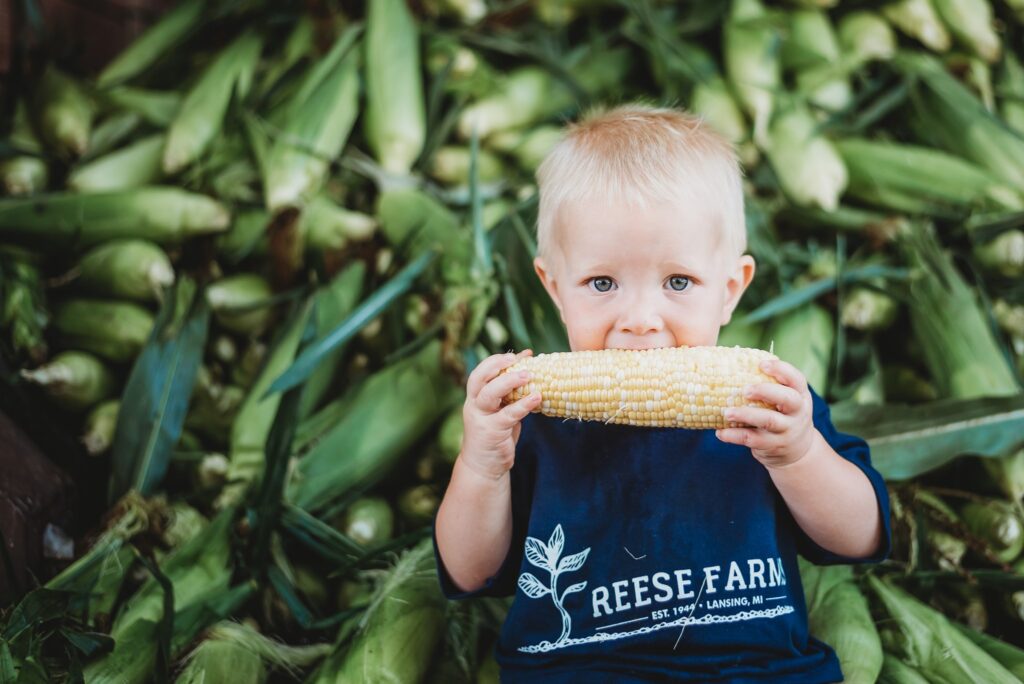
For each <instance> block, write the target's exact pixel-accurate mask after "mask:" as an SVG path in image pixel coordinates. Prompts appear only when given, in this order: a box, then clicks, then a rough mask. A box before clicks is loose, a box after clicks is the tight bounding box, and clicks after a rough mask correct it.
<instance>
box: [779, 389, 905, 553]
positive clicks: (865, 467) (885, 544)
mask: <svg viewBox="0 0 1024 684" xmlns="http://www.w3.org/2000/svg"><path fill="white" fill-rule="evenodd" d="M811 397H812V398H813V399H814V427H816V428H817V429H818V431H819V432H821V434H822V436H823V437H824V438H825V441H827V442H828V443H829V444H830V445H831V446H832V448H833V449H835V450H836V453H838V454H839V455H840V456H842V457H843V458H845V459H846V460H848V461H850V462H851V463H853V464H854V465H855V466H857V467H858V468H860V469H861V471H862V472H863V473H864V474H865V475H866V476H867V478H868V480H869V481H870V482H871V487H872V489H873V490H874V492H875V499H876V500H877V502H878V511H879V513H880V514H881V519H882V540H881V543H880V544H879V546H878V549H877V550H876V551H875V553H873V554H871V555H870V556H865V557H860V558H859V557H854V556H841V555H839V554H836V553H832V552H831V551H829V550H827V549H825V548H823V547H821V546H819V545H818V544H817V543H816V542H815V541H814V540H812V539H811V538H810V537H809V536H808V535H807V533H806V532H804V531H803V529H801V528H800V526H799V525H796V523H795V522H794V526H795V527H796V530H797V550H798V551H799V552H800V555H802V556H803V557H804V558H806V559H807V560H809V561H811V562H812V563H816V564H817V565H843V564H851V563H878V562H880V561H883V560H885V559H886V558H888V556H889V553H890V551H891V550H892V530H891V527H890V522H889V492H888V490H887V489H886V487H885V480H884V479H883V478H882V475H881V473H879V472H878V471H877V470H875V468H874V467H873V466H872V465H871V451H870V449H869V448H868V444H867V442H865V441H864V440H863V439H862V438H860V437H857V436H855V435H850V434H846V433H844V432H839V431H838V430H836V428H835V426H834V425H832V412H831V410H830V409H829V406H828V404H827V403H826V402H825V400H824V399H822V398H821V397H820V396H818V394H817V392H815V391H814V389H813V388H811Z"/></svg>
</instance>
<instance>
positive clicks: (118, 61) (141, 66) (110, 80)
mask: <svg viewBox="0 0 1024 684" xmlns="http://www.w3.org/2000/svg"><path fill="white" fill-rule="evenodd" d="M207 4H208V3H206V2H205V1H204V0H184V2H181V3H179V4H178V5H177V6H175V7H174V8H173V9H172V10H170V11H169V12H168V13H167V14H165V15H164V16H163V17H161V18H160V20H159V21H158V22H156V23H155V24H153V25H152V26H150V27H149V28H148V29H146V31H145V32H144V33H143V34H142V35H141V36H139V37H138V38H136V39H135V41H134V42H132V43H131V44H130V45H129V46H128V47H127V48H125V49H124V50H122V51H121V53H120V54H119V55H118V56H117V57H115V58H114V59H113V60H112V61H111V62H110V64H108V65H107V66H106V67H104V69H103V71H101V72H100V75H99V76H98V77H97V78H96V83H97V85H99V86H100V87H101V88H108V87H110V86H113V85H116V84H118V83H122V82H124V81H127V80H129V79H131V78H133V77H135V76H137V75H138V74H140V73H142V72H143V71H145V70H146V69H148V68H149V67H150V66H151V65H152V64H154V63H155V62H156V61H157V60H158V59H160V58H161V57H163V56H164V55H165V54H166V53H167V52H168V51H170V50H171V49H172V48H173V47H175V46H176V45H177V44H179V43H180V42H181V41H182V39H183V38H185V36H187V35H188V33H189V32H191V31H192V30H193V29H195V28H196V27H198V26H199V25H200V23H201V21H202V19H203V10H204V9H205V8H206V6H207Z"/></svg>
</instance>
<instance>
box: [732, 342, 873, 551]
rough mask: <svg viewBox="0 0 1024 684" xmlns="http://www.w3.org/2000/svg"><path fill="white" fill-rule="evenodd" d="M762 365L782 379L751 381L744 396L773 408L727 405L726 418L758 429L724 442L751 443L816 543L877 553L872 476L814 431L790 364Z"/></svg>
mask: <svg viewBox="0 0 1024 684" xmlns="http://www.w3.org/2000/svg"><path fill="white" fill-rule="evenodd" d="M761 367H762V370H764V371H765V372H766V373H768V374H769V375H771V376H773V377H774V378H776V379H777V380H778V381H779V384H776V383H762V384H758V385H753V386H751V387H749V388H747V393H746V397H747V398H749V399H759V400H761V401H763V402H765V403H767V404H769V405H772V406H774V407H775V408H774V409H770V408H755V407H733V408H731V409H728V410H727V411H726V415H725V417H726V419H727V420H730V421H736V422H741V423H746V424H747V425H752V426H754V427H751V428H728V429H724V430H718V431H717V432H716V434H717V435H718V437H719V439H721V440H722V441H724V442H731V443H734V444H742V445H745V446H749V447H750V450H751V453H752V454H753V456H754V458H756V459H757V460H758V461H760V462H761V463H762V464H763V465H764V466H765V468H767V469H768V473H769V475H770V476H771V478H772V481H773V482H774V483H775V486H776V488H777V489H778V490H779V493H780V494H781V495H782V497H783V499H785V501H786V504H787V506H788V507H789V510H790V512H791V513H792V514H793V519H794V520H795V521H796V523H797V524H798V525H799V526H800V527H801V529H803V530H804V532H806V533H807V536H809V537H810V538H811V539H812V540H813V541H814V542H815V543H817V544H818V545H819V546H821V547H823V548H824V549H826V550H828V551H831V552H832V553H834V554H837V555H840V556H847V557H851V558H866V557H869V556H872V555H874V554H875V553H876V552H877V551H878V549H879V545H880V544H881V543H882V535H883V532H884V528H883V521H882V518H881V514H880V508H879V503H878V497H877V496H876V494H875V489H874V487H873V486H872V483H871V481H870V480H869V479H868V477H867V476H866V475H865V474H864V471H862V470H861V469H860V468H858V467H857V466H856V465H854V464H853V463H852V462H851V461H849V460H848V459H846V458H843V457H842V456H840V455H839V454H838V453H837V452H836V451H835V450H834V449H833V448H832V447H831V446H830V445H829V443H828V442H827V441H826V440H825V438H824V437H823V436H822V434H821V432H819V431H818V430H817V428H815V426H814V420H813V419H814V400H813V398H812V396H811V393H810V389H809V388H808V386H807V380H806V378H805V377H804V375H803V373H801V372H800V371H799V370H798V369H797V368H796V367H795V366H793V365H792V364H789V363H786V362H785V361H766V362H764V363H763V364H762V366H761Z"/></svg>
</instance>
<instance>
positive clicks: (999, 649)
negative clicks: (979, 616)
mask: <svg viewBox="0 0 1024 684" xmlns="http://www.w3.org/2000/svg"><path fill="white" fill-rule="evenodd" d="M952 624H953V626H954V627H956V628H957V629H958V630H959V631H960V633H961V634H963V635H964V636H966V637H967V638H968V639H970V640H971V641H973V642H974V643H976V644H977V645H978V646H980V647H981V649H982V650H983V651H985V652H986V653H988V654H989V655H990V656H992V657H993V658H995V659H996V660H998V661H999V663H1000V664H1001V665H1002V666H1003V667H1005V668H1006V669H1007V670H1009V671H1010V672H1011V673H1013V676H1014V677H1016V678H1017V679H1019V680H1021V681H1022V682H1024V649H1021V648H1018V647H1016V646H1014V645H1013V644H1008V643H1006V642H1005V641H1002V640H1000V639H996V638H995V637H993V636H991V635H989V634H985V633H984V632H980V631H978V630H976V629H971V628H970V627H967V626H966V625H961V624H959V623H957V622H953V623H952Z"/></svg>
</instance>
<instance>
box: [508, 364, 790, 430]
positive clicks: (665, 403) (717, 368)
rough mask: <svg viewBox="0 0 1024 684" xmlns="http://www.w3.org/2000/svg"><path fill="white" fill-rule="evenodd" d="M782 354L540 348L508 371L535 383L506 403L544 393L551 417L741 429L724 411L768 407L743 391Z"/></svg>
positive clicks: (543, 400) (543, 401)
mask: <svg viewBox="0 0 1024 684" xmlns="http://www.w3.org/2000/svg"><path fill="white" fill-rule="evenodd" d="M777 358H778V357H776V356H775V355H774V354H772V353H770V352H767V351H764V350H763V349H749V348H746V347H712V346H698V347H665V348H661V349H642V350H627V349H602V350H599V351H578V352H555V353H553V354H539V355H537V356H534V357H526V358H524V359H521V360H520V361H518V362H516V363H514V364H513V365H511V366H509V367H508V368H506V369H505V370H504V371H503V372H509V373H514V372H517V371H528V372H529V373H530V382H528V383H527V384H525V385H523V386H522V387H517V388H516V389H515V390H513V391H512V392H511V393H510V394H509V395H507V396H506V397H505V401H506V403H512V402H514V401H518V400H519V399H521V398H523V397H525V396H528V395H529V394H531V393H533V392H538V391H539V392H540V394H541V405H540V407H539V408H538V409H537V411H539V412H540V413H543V414H544V415H546V416H553V417H558V418H577V419H579V420H601V421H604V422H605V423H620V424H625V425H642V426H647V427H680V428H694V429H712V428H725V427H739V426H741V425H742V423H735V422H732V421H726V420H725V416H724V412H725V409H726V408H727V407H730V406H757V407H763V408H768V407H769V406H768V404H765V403H763V402H760V401H749V400H747V399H745V398H744V396H743V392H744V389H745V388H746V387H747V386H748V385H753V384H758V383H762V382H775V379H774V378H772V377H771V376H770V375H767V374H766V373H764V372H763V371H761V369H760V367H759V366H760V364H761V363H762V362H763V361H766V360H771V359H777ZM535 412H536V411H535Z"/></svg>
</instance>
